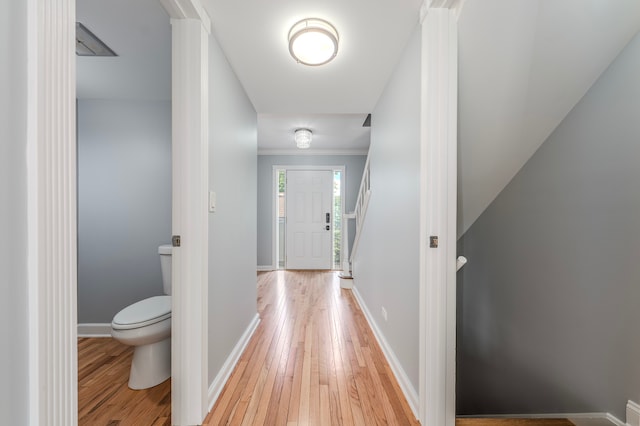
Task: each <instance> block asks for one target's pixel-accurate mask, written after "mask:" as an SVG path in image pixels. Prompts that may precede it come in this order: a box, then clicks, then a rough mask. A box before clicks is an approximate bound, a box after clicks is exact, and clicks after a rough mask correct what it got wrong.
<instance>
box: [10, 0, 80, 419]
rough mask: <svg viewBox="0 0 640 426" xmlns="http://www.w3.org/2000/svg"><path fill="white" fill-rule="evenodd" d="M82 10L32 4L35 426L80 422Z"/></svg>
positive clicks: (63, 1) (59, 1) (54, 0)
mask: <svg viewBox="0 0 640 426" xmlns="http://www.w3.org/2000/svg"><path fill="white" fill-rule="evenodd" d="M75 10H76V9H75V0H28V2H27V30H26V31H27V46H28V49H27V172H28V177H27V216H28V217H27V227H28V243H27V250H28V253H27V255H28V269H29V271H28V283H27V285H28V299H29V302H28V303H29V312H28V318H29V319H28V321H29V325H28V328H29V336H28V341H29V378H28V380H29V424H30V425H32V426H36V425H38V426H40V425H63V424H64V425H74V424H76V423H77V421H78V396H77V395H78V392H77V388H78V366H77V346H78V343H77V317H76V315H77V305H76V303H77V288H76V282H77V275H76V274H77V267H76V266H77V258H76V256H77V253H76V234H77V228H76V99H75V98H76V68H75V64H76V62H75V50H74V47H73V46H74V44H75V25H74V23H75ZM15 284H16V285H18V284H19V283H15ZM25 380H27V378H25Z"/></svg>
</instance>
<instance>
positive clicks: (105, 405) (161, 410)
mask: <svg viewBox="0 0 640 426" xmlns="http://www.w3.org/2000/svg"><path fill="white" fill-rule="evenodd" d="M132 356H133V348H132V347H130V346H126V345H123V344H121V343H119V342H117V341H115V340H113V339H109V338H97V339H94V338H80V339H78V424H79V425H80V426H82V425H87V426H89V425H91V426H115V425H119V426H127V425H145V426H146V425H153V426H163V425H171V380H166V381H165V382H163V383H161V384H159V385H158V386H154V387H153V388H151V389H144V390H136V391H134V390H131V389H129V387H128V386H127V383H128V381H129V367H130V365H131V357H132Z"/></svg>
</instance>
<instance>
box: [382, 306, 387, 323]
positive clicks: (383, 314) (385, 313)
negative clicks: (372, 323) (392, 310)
mask: <svg viewBox="0 0 640 426" xmlns="http://www.w3.org/2000/svg"><path fill="white" fill-rule="evenodd" d="M382 318H384V320H385V321H387V310H386V309H385V308H384V306H383V307H382Z"/></svg>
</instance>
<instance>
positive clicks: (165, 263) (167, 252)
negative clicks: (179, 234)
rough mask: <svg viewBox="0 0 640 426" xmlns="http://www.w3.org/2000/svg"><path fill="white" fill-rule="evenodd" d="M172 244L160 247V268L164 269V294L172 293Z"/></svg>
mask: <svg viewBox="0 0 640 426" xmlns="http://www.w3.org/2000/svg"><path fill="white" fill-rule="evenodd" d="M171 249H172V247H171V244H163V245H161V246H160V247H158V254H159V255H160V269H161V270H162V287H163V289H164V294H168V295H171Z"/></svg>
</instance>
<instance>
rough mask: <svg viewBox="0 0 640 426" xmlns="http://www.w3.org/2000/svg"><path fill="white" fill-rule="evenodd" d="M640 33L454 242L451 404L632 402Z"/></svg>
mask: <svg viewBox="0 0 640 426" xmlns="http://www.w3.org/2000/svg"><path fill="white" fill-rule="evenodd" d="M639 75H640V36H638V35H636V37H635V38H634V39H633V40H632V41H631V43H630V44H629V45H628V46H627V48H626V49H625V50H624V51H623V52H622V53H621V55H620V56H619V57H618V58H617V59H616V60H615V61H614V62H613V64H612V65H611V66H610V67H609V69H608V70H607V71H605V73H604V74H603V75H602V76H601V78H600V79H599V80H598V81H597V82H596V83H595V84H594V86H593V87H592V88H591V89H590V90H589V92H588V93H587V94H586V95H585V96H584V98H583V99H582V100H581V101H580V102H579V103H578V104H577V105H576V107H575V108H574V109H573V111H571V113H570V114H569V115H568V116H567V117H566V118H565V120H564V121H563V122H562V123H561V124H560V125H559V126H558V128H557V129H556V130H555V131H554V132H553V133H552V134H551V136H550V137H549V139H548V140H547V141H546V142H545V143H544V144H543V145H542V147H541V148H540V149H539V150H538V151H537V152H536V153H535V155H534V156H533V157H532V158H531V159H530V160H529V162H528V163H527V164H526V165H525V166H524V168H523V169H522V170H521V171H520V172H519V173H518V174H517V175H516V176H515V178H514V179H513V180H512V182H511V183H510V184H509V185H508V186H507V187H506V188H505V189H504V191H502V193H501V194H500V195H499V196H498V198H497V199H496V200H495V201H494V202H493V203H492V204H491V205H490V206H489V208H488V209H487V210H486V211H485V212H484V213H483V214H482V216H480V218H479V219H478V221H477V222H476V223H475V224H474V225H473V226H472V227H471V228H470V229H469V231H468V232H467V233H466V234H465V235H464V236H463V238H462V239H461V241H460V249H461V251H462V253H464V254H465V255H466V256H467V258H468V259H469V263H468V264H467V266H465V267H464V269H463V270H462V271H461V272H460V274H462V275H461V276H459V278H462V279H460V280H459V283H458V286H459V287H458V289H459V295H458V301H459V302H458V303H459V308H458V309H459V310H458V388H457V392H458V412H459V413H461V414H482V413H556V412H611V413H613V414H614V415H615V416H616V417H618V418H619V419H621V420H623V421H624V418H625V404H626V401H627V400H628V399H631V400H633V401H636V402H640V363H639V362H638V360H639V359H640V339H638V337H637V335H638V332H637V327H638V324H640V309H638V301H639V300H640V285H639V283H640V167H639V165H638V161H639V159H640V143H639V139H640V119H639V118H640V79H639V78H638V76H639Z"/></svg>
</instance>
